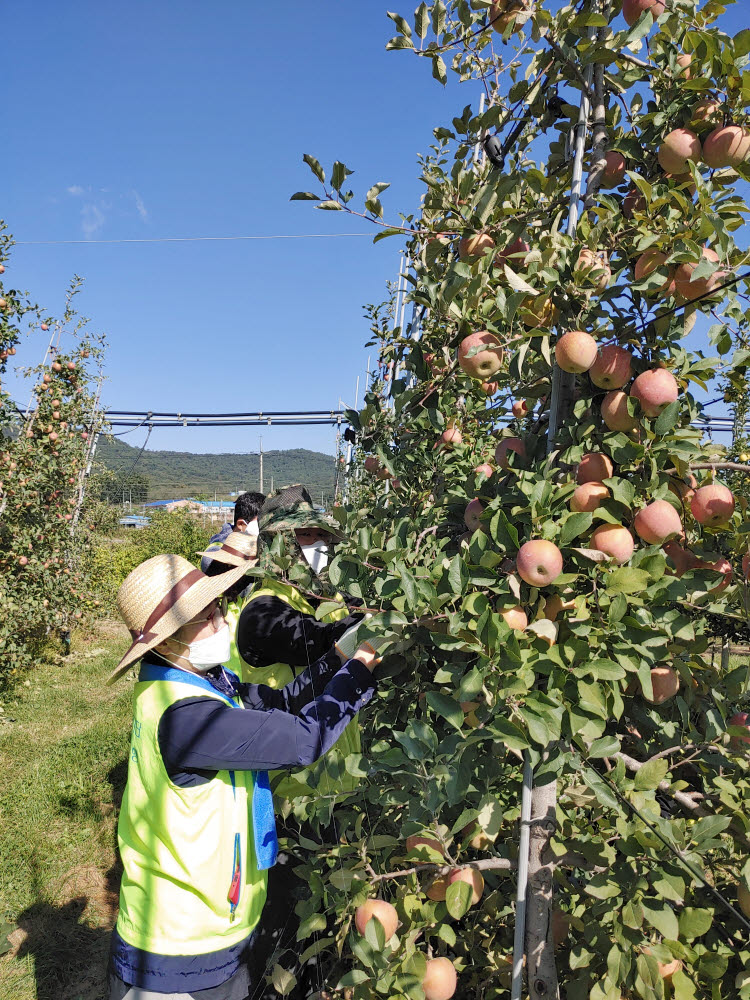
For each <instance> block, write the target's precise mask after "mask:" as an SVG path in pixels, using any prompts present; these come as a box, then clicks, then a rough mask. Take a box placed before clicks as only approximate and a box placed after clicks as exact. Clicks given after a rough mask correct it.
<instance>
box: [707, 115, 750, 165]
mask: <svg viewBox="0 0 750 1000" xmlns="http://www.w3.org/2000/svg"><path fill="white" fill-rule="evenodd" d="M748 155H750V132H749V131H748V130H747V129H745V128H740V126H739V125H724V126H722V127H721V128H715V129H714V130H713V132H711V133H709V135H707V136H706V138H705V139H704V140H703V162H704V163H705V164H706V165H707V166H709V167H712V168H718V167H739V165H740V164H741V163H744V162H745V160H747V158H748Z"/></svg>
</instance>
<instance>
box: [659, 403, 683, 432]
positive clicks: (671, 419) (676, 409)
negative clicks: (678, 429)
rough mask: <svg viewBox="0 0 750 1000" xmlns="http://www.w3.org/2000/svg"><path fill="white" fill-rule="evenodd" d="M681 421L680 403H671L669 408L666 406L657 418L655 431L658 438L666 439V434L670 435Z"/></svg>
mask: <svg viewBox="0 0 750 1000" xmlns="http://www.w3.org/2000/svg"><path fill="white" fill-rule="evenodd" d="M679 419H680V404H679V402H677V401H675V402H674V403H669V405H668V406H665V407H664V409H663V410H662V411H661V413H660V414H659V416H658V417H657V418H656V423H655V424H654V431H655V433H656V435H657V437H664V435H665V434H669V432H670V431H671V430H672V429H673V428H674V427H675V426H676V424H677V421H678V420H679Z"/></svg>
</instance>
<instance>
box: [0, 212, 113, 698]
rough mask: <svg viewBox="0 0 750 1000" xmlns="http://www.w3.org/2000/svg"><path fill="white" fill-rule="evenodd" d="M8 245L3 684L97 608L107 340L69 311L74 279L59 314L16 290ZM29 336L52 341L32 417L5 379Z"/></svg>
mask: <svg viewBox="0 0 750 1000" xmlns="http://www.w3.org/2000/svg"><path fill="white" fill-rule="evenodd" d="M11 245H12V242H11V240H10V238H9V237H8V236H7V235H6V234H4V232H3V231H2V229H1V228H0V607H2V609H3V614H2V620H1V621H0V685H2V684H4V683H5V682H7V681H9V680H11V679H14V678H17V677H18V675H19V674H20V673H21V672H22V671H23V670H24V669H26V668H28V667H31V666H33V665H34V663H35V662H36V660H37V658H38V657H39V655H40V654H41V652H42V650H43V648H44V646H45V644H47V643H48V642H53V643H56V644H57V648H58V649H59V648H60V641H61V640H62V641H63V649H64V648H65V644H66V642H67V641H68V637H69V633H70V631H71V629H72V628H73V627H74V626H75V625H76V624H77V623H78V622H79V621H81V619H82V618H84V616H85V615H86V614H87V612H94V613H95V609H96V608H97V607H98V606H99V604H100V601H99V599H98V596H97V593H96V590H97V586H96V584H97V580H96V576H97V571H96V570H95V568H94V565H93V561H92V552H93V543H94V540H95V531H96V527H95V521H96V518H97V514H96V510H95V508H92V507H91V506H89V505H88V503H87V502H86V500H85V498H84V496H83V494H84V484H85V477H86V468H87V464H88V459H89V452H90V448H91V445H92V435H93V434H94V433H95V432H96V431H97V430H98V427H99V423H100V421H99V419H98V418H97V417H95V398H96V388H97V382H98V381H99V380H100V376H101V356H102V343H103V342H102V338H101V337H99V336H98V335H93V334H91V333H89V332H88V330H87V321H86V320H84V319H81V318H79V317H77V316H76V313H75V312H74V310H73V307H72V298H73V295H74V294H75V292H76V291H77V289H78V287H79V285H80V282H79V281H78V279H76V281H75V282H74V284H73V285H72V286H71V290H70V293H69V294H68V296H67V300H66V306H65V310H64V313H63V315H62V317H61V318H60V319H59V320H55V319H53V318H51V317H48V316H46V315H43V314H42V312H41V310H40V309H39V308H38V307H37V306H34V305H33V304H32V303H31V302H30V301H29V300H28V298H27V297H26V294H25V293H22V292H19V291H16V290H15V288H13V287H11V286H12V285H13V284H14V282H13V281H12V280H10V281H9V280H8V279H9V277H10V276H11V274H12V267H11V261H10V257H9V254H10V249H11ZM24 336H31V337H32V338H33V340H34V348H35V350H36V351H38V354H39V356H41V355H42V354H43V352H44V349H45V347H46V346H47V344H48V343H50V344H51V345H52V346H51V350H50V351H49V352H48V355H47V357H46V360H45V362H44V363H43V364H40V365H38V366H36V367H35V368H32V369H28V370H27V371H26V374H27V375H29V376H31V377H33V379H34V382H35V385H34V390H33V398H32V403H31V406H30V408H29V413H28V416H24V414H23V413H21V414H19V412H18V410H17V409H16V405H15V404H16V401H15V400H13V399H12V398H11V396H10V394H9V393H8V392H7V391H6V389H5V387H4V386H3V384H2V380H3V376H4V375H5V372H6V370H7V366H8V365H9V364H11V363H12V361H13V358H14V356H15V355H16V348H17V345H18V344H19V343H20V341H21V339H22V337H24ZM50 338H51V339H50Z"/></svg>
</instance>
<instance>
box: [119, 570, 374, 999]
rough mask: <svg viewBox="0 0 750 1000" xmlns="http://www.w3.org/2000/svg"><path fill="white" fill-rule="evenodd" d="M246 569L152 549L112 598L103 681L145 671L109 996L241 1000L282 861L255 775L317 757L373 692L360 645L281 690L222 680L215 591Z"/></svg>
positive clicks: (369, 656)
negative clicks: (118, 626) (110, 660)
mask: <svg viewBox="0 0 750 1000" xmlns="http://www.w3.org/2000/svg"><path fill="white" fill-rule="evenodd" d="M247 566H248V560H247V559H243V560H242V561H241V562H240V563H239V564H238V565H237V566H233V567H231V568H229V569H227V570H226V572H224V573H222V574H220V575H218V576H214V577H208V576H205V575H204V574H203V573H201V572H200V570H197V569H195V568H194V567H193V566H192V565H191V564H190V563H189V562H188V561H187V560H186V559H183V558H181V557H180V556H176V555H161V556H154V557H153V558H151V559H148V560H146V562H144V563H142V564H141V565H140V566H138V567H136V569H134V570H133V571H132V573H130V574H129V575H128V577H127V578H126V579H125V581H124V583H123V584H122V586H121V587H120V591H119V593H118V595H117V603H118V606H119V609H120V613H121V615H122V617H123V619H124V621H125V623H126V625H127V626H128V628H129V629H130V632H131V635H132V636H133V642H132V645H131V646H130V648H129V649H128V651H127V652H126V653H125V655H124V656H123V658H122V660H121V661H120V663H119V664H118V666H117V668H116V669H115V671H114V672H113V673H112V675H111V676H110V678H109V681H110V683H111V682H113V681H115V680H116V679H117V678H118V677H120V676H122V674H123V673H125V671H127V669H128V668H129V667H131V666H133V665H134V664H136V663H137V662H138V661H142V662H141V665H140V670H139V675H138V680H137V683H136V685H135V696H134V706H133V731H132V739H131V750H130V760H129V766H128V781H127V785H126V788H125V793H124V796H123V801H122V809H121V812H120V819H119V825H118V839H119V846H120V853H121V856H122V862H123V869H124V870H123V877H122V885H121V890H120V911H119V915H118V919H117V925H116V927H115V930H114V931H113V933H112V947H111V953H110V1000H158V998H162V1000H163V998H164V997H165V996H167V997H170V998H171V1000H189V998H194V1000H244V998H245V997H246V996H247V994H248V992H249V991H250V989H253V988H254V987H255V983H256V982H257V980H258V978H259V977H260V975H261V974H262V971H263V970H250V969H248V967H247V965H246V964H245V963H244V961H243V958H244V957H245V955H246V953H247V951H248V947H249V945H250V943H251V940H252V936H253V931H254V928H255V927H256V925H257V923H258V920H259V918H260V914H261V912H262V909H263V905H264V902H265V896H266V877H267V871H266V870H267V869H268V868H269V867H270V866H271V865H273V863H274V861H275V859H276V853H277V843H276V829H275V823H274V817H273V806H272V802H271V794H270V790H269V786H268V776H267V773H266V772H267V770H268V769H269V768H279V767H295V766H296V767H303V766H306V765H309V764H310V763H312V762H313V761H315V760H317V759H319V758H320V757H321V756H322V755H323V754H325V753H326V752H327V750H328V749H329V748H330V747H331V746H332V745H333V744H334V743H335V742H336V740H337V739H338V737H339V736H340V734H341V732H342V731H343V729H344V728H345V727H346V725H347V724H348V723H349V722H350V721H351V719H352V718H353V717H354V716H355V715H356V714H357V712H358V711H359V710H360V708H362V707H363V706H364V705H366V704H367V703H368V702H369V701H370V699H371V698H372V696H373V694H374V691H375V685H374V683H373V680H372V676H371V671H372V669H373V668H374V667H375V666H376V664H377V663H378V662H379V660H378V656H377V654H376V653H375V651H374V650H373V649H372V647H371V646H368V645H367V644H363V645H362V646H360V647H359V648H357V650H356V652H355V653H354V656H353V657H352V658H351V659H347V658H346V657H345V656H344V655H343V654H341V655H340V656H339V665H338V668H337V669H336V670H335V672H334V671H333V669H332V668H331V665H330V663H328V662H326V661H325V660H323V661H319V662H315V663H313V664H312V665H311V666H310V667H309V668H308V670H306V671H305V672H304V673H303V674H301V675H300V676H299V677H297V678H296V679H295V680H294V681H293V682H292V683H290V684H288V685H287V686H286V687H285V688H282V689H281V690H277V691H274V690H272V689H270V688H268V687H265V686H263V685H254V684H242V683H240V682H239V681H238V678H237V677H236V676H235V675H234V674H232V673H231V672H230V671H227V670H226V669H225V668H224V667H223V663H224V661H225V660H226V658H227V657H228V655H229V643H230V637H229V629H228V626H227V624H226V621H225V619H224V615H223V611H222V606H221V603H220V595H221V594H222V593H223V592H224V591H225V590H226V589H227V588H228V587H231V586H232V585H233V584H234V583H236V582H238V581H239V580H240V579H241V578H242V577H243V576H244V574H245V573H246V571H247ZM316 692H322V693H320V694H317V695H316Z"/></svg>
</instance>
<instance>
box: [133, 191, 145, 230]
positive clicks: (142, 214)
mask: <svg viewBox="0 0 750 1000" xmlns="http://www.w3.org/2000/svg"><path fill="white" fill-rule="evenodd" d="M133 197H134V198H135V207H136V208H137V209H138V214H139V215H140V217H141V219H142V220H143V221H144V222H148V209H147V208H146V206H145V205H144V204H143V198H141V196H140V195H139V194H138V192H137V191H133Z"/></svg>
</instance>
